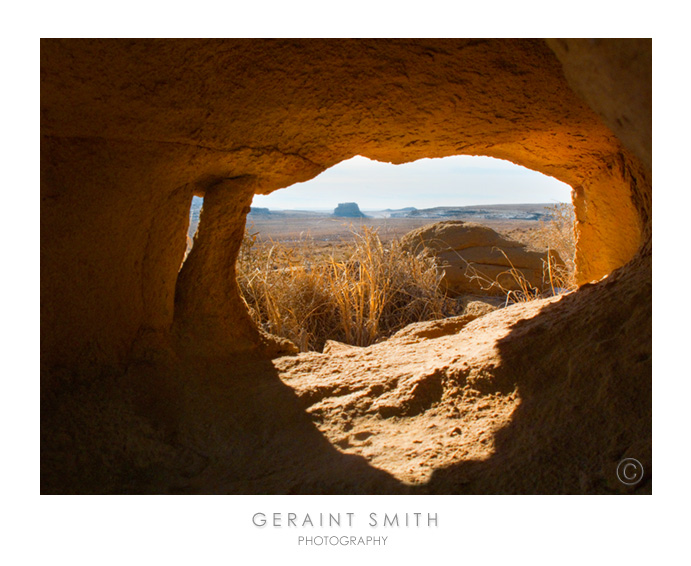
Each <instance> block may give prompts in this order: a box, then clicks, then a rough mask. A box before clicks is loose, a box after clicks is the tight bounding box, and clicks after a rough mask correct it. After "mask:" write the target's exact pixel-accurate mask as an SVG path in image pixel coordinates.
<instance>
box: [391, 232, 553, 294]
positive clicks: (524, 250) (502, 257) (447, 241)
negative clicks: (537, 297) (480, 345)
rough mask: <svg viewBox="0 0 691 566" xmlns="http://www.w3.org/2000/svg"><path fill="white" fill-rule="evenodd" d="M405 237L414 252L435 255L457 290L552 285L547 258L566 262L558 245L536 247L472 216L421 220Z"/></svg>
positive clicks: (500, 290) (543, 288)
mask: <svg viewBox="0 0 691 566" xmlns="http://www.w3.org/2000/svg"><path fill="white" fill-rule="evenodd" d="M401 243H402V245H403V247H404V248H405V249H407V250H408V251H410V252H411V253H415V254H418V253H422V252H425V253H428V254H432V255H434V256H435V258H436V260H437V262H438V265H439V268H440V269H442V270H443V271H444V279H443V282H444V285H445V286H446V288H447V289H448V291H450V292H451V293H453V294H463V293H478V292H480V293H487V294H492V295H500V294H504V293H506V292H508V291H521V290H525V288H526V286H527V288H528V289H531V290H537V291H539V292H542V291H547V290H549V289H550V281H549V271H548V263H549V262H551V265H552V266H555V265H559V266H563V261H562V260H561V258H560V257H559V255H558V254H557V253H556V252H555V251H550V252H549V253H548V252H547V251H538V250H532V249H529V248H528V247H526V246H525V245H524V244H522V243H520V242H518V241H516V240H513V239H511V238H508V237H506V236H503V235H502V234H499V233H498V232H496V231H494V230H492V229H491V228H488V227H487V226H482V225H480V224H475V223H472V222H463V221H461V220H451V221H444V222H437V223H435V224H430V225H428V226H423V227H422V228H418V229H416V230H413V231H412V232H409V233H408V234H406V235H405V236H404V237H403V238H402V240H401Z"/></svg>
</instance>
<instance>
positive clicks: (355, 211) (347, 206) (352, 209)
mask: <svg viewBox="0 0 691 566" xmlns="http://www.w3.org/2000/svg"><path fill="white" fill-rule="evenodd" d="M333 215H334V216H338V217H340V218H367V217H366V216H365V215H364V214H363V213H362V211H361V210H360V207H359V206H358V204H357V203H356V202H340V203H338V206H337V207H336V208H334V213H333Z"/></svg>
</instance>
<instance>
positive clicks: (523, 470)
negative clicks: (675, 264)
mask: <svg viewBox="0 0 691 566" xmlns="http://www.w3.org/2000/svg"><path fill="white" fill-rule="evenodd" d="M634 283H635V284H634ZM649 293H650V281H649V279H648V280H647V281H643V282H641V280H640V278H638V277H634V274H633V273H632V272H628V271H622V272H620V273H618V274H617V275H616V276H612V277H610V278H608V279H606V280H603V281H601V282H600V283H598V284H596V285H586V286H584V287H582V288H581V289H580V290H579V291H578V292H573V293H569V294H565V295H560V296H557V297H552V298H547V299H540V300H535V301H531V302H528V303H519V304H516V305H512V306H509V307H506V308H500V309H496V310H491V309H490V308H487V309H486V310H484V311H483V309H482V308H475V309H468V311H467V313H466V314H464V315H462V316H458V317H453V318H448V319H444V320H438V321H431V322H420V323H415V324H412V325H410V326H407V327H406V328H404V329H403V330H401V331H399V332H398V333H397V334H395V335H394V336H392V337H391V338H389V339H388V340H385V341H383V342H381V343H378V344H374V345H372V346H369V347H366V348H361V347H355V346H349V345H345V344H341V343H337V342H327V344H326V347H325V348H324V352H323V353H317V352H307V353H301V354H297V355H290V356H283V357H278V358H274V359H273V360H269V359H261V360H258V359H256V358H252V359H244V360H242V359H210V358H209V359H201V358H199V357H198V356H193V355H189V356H186V355H185V353H184V352H181V353H180V354H181V355H180V357H179V358H178V360H177V361H176V362H175V363H174V364H173V365H171V366H170V367H169V369H168V370H166V371H162V366H161V363H160V362H157V361H155V360H148V361H142V362H140V363H138V364H134V365H132V366H131V367H130V368H129V370H128V372H127V373H126V374H125V375H124V376H123V377H122V378H119V379H113V380H112V381H110V382H105V381H104V382H101V383H96V384H84V385H79V384H75V385H74V386H73V387H72V388H71V391H70V393H69V395H66V394H60V395H59V396H56V397H55V398H54V399H53V398H50V397H48V398H46V399H44V400H43V401H42V418H43V421H42V427H41V430H42V435H43V436H44V443H43V446H44V447H45V448H44V450H43V451H42V455H41V464H42V492H43V493H180V494H182V493H186V494H194V493H197V494H199V493H204V494H211V493H213V494H298V493H300V494H309V493H322V494H395V493H404V494H473V493H479V494H487V493H651V491H652V448H651V419H650V414H651V408H650V399H651V383H650V379H649V375H650V364H651V356H652V354H651V344H652V342H651V329H650V325H649V323H647V322H645V321H646V320H649V318H648V317H649V305H647V304H646V303H645V301H644V298H645V297H646V296H648V295H649ZM605 305H606V307H605ZM485 306H486V307H488V305H485ZM605 308H606V310H607V312H608V313H609V316H608V317H606V318H603V317H602V316H601V312H602V310H603V309H605ZM594 321H596V322H594ZM627 348H628V349H629V351H630V352H631V354H632V355H629V356H627V357H625V358H621V357H617V356H612V355H611V352H612V351H620V350H625V349H627ZM527 351H529V352H530V355H529V356H526V352H527ZM574 359H576V360H578V363H577V364H575V363H574ZM626 457H633V458H636V459H638V460H639V461H641V462H642V463H643V466H644V467H645V470H646V475H645V478H644V480H643V481H642V482H640V483H638V484H636V485H634V486H625V485H623V484H622V483H621V482H619V481H618V480H617V476H616V467H617V464H618V462H620V461H621V460H622V459H623V458H626Z"/></svg>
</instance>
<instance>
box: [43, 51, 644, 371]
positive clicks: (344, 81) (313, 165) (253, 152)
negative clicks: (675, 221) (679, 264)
mask: <svg viewBox="0 0 691 566" xmlns="http://www.w3.org/2000/svg"><path fill="white" fill-rule="evenodd" d="M611 45H612V44H611V43H608V42H606V41H605V42H588V41H585V40H568V41H565V42H544V41H542V40H460V39H459V40H323V41H322V40H43V41H42V43H41V144H42V145H41V349H42V353H41V356H42V360H41V361H42V363H43V364H44V366H45V367H46V368H47V369H48V370H49V371H48V372H46V376H52V377H49V378H48V379H49V381H50V382H51V383H52V381H53V380H54V379H55V377H54V376H56V375H59V373H56V370H59V369H61V368H63V369H66V370H67V371H68V372H72V373H74V372H77V370H78V369H79V368H82V369H84V370H85V375H91V374H92V373H93V368H95V367H96V368H103V367H106V366H113V365H115V366H117V365H119V364H122V363H123V362H125V361H126V360H127V359H128V358H130V357H132V356H135V357H136V356H147V355H151V352H156V351H159V350H164V351H166V350H176V349H179V348H180V347H181V344H185V345H187V346H189V345H195V344H206V346H205V347H204V351H208V352H211V353H213V354H214V355H215V354H222V353H223V352H230V351H238V350H243V349H251V348H253V347H255V345H256V344H257V343H258V342H259V341H261V339H262V338H261V337H260V336H259V333H258V332H257V331H256V329H253V328H251V326H250V324H249V319H248V317H247V314H246V312H245V311H244V309H243V307H242V304H241V302H240V299H239V297H238V295H237V289H236V286H235V282H234V279H233V275H234V259H235V250H236V249H237V246H238V245H239V238H240V237H241V234H242V227H243V225H244V216H245V214H246V213H247V211H248V209H249V204H250V202H251V194H252V193H268V192H271V191H273V190H275V189H278V188H281V187H287V186H289V185H291V184H293V183H296V182H301V181H305V180H308V179H310V178H312V177H314V176H316V175H317V174H319V173H320V172H322V171H324V170H325V169H327V168H328V167H330V166H332V165H334V164H336V163H338V162H340V161H342V160H344V159H348V158H350V157H352V156H354V155H364V156H367V157H370V158H372V159H378V160H384V161H390V162H394V163H403V162H407V161H412V160H415V159H418V158H422V157H443V156H448V155H458V154H473V155H488V156H493V157H499V158H503V159H509V160H511V161H513V162H515V163H518V164H521V165H524V166H526V167H530V168H532V169H535V170H538V171H541V172H543V173H546V174H548V175H552V176H554V177H556V178H558V179H560V180H562V181H564V182H566V183H568V184H570V185H571V186H572V187H574V202H575V204H576V209H577V219H578V236H579V243H578V256H577V260H578V269H579V280H580V281H581V282H587V281H591V280H594V279H599V278H600V277H602V276H603V275H606V274H607V273H609V272H610V271H612V270H613V269H615V268H618V267H620V266H622V265H624V264H625V263H627V262H628V261H629V260H630V259H631V258H632V257H633V256H634V255H635V254H636V252H637V250H639V248H640V246H641V244H642V243H645V242H648V241H649V238H650V211H651V188H650V187H651V185H650V183H651V166H650V154H649V150H650V144H649V143H648V140H647V139H641V138H646V135H647V136H648V137H649V130H645V127H644V126H641V123H643V121H644V120H645V119H646V117H645V115H644V114H645V113H646V111H647V110H649V109H647V108H646V106H645V100H646V98H645V94H643V95H641V96H639V97H636V96H632V95H631V94H630V93H631V92H634V95H635V93H637V92H639V91H645V92H647V93H648V94H649V83H646V82H645V79H646V77H647V76H646V75H645V68H644V66H642V68H643V71H640V70H639V68H638V67H635V68H633V69H630V70H629V72H625V71H621V72H619V71H618V70H619V69H621V67H622V64H623V63H622V61H623V60H625V57H624V56H625V55H627V54H628V56H629V59H634V60H638V61H639V62H640V60H641V59H640V57H641V55H640V54H641V53H643V55H642V57H644V56H645V52H646V50H647V51H649V48H650V45H649V42H642V43H641V42H631V43H624V44H622V45H623V47H619V48H618V50H615V52H613V50H612V48H611ZM555 53H556V55H555ZM634 56H636V57H638V59H635V57H634ZM644 61H645V59H644ZM593 65H597V66H598V71H597V72H593V71H592V69H591V67H592V66H593ZM610 68H611V69H610ZM563 69H565V70H566V73H564V70H563ZM608 69H610V71H608ZM615 71H616V72H615ZM641 72H642V73H643V76H641ZM607 81H610V83H611V84H610V87H603V86H602V84H603V82H607ZM612 85H613V86H612ZM622 97H623V98H622ZM620 99H621V100H620ZM603 101H604V102H603ZM622 108H624V109H625V110H624V112H625V115H624V116H623V117H622V115H621V111H622V110H621V109H622ZM615 110H616V112H615ZM613 132H614V133H613ZM615 133H616V134H617V135H618V136H619V137H620V139H621V140H622V142H623V143H622V142H620V141H619V139H618V138H617V137H616V136H615ZM194 194H198V195H204V194H207V195H208V197H209V198H208V202H207V201H205V211H204V212H203V213H202V218H201V222H200V230H199V233H198V241H197V242H196V244H195V246H194V248H193V251H192V253H191V255H190V257H189V258H188V260H187V261H186V262H185V266H184V267H183V269H182V271H181V272H180V273H178V269H179V267H180V264H181V261H182V258H183V255H184V250H185V232H186V228H187V217H188V211H189V205H190V202H191V198H192V196H193V195H194ZM176 287H177V289H176ZM200 351H201V350H200Z"/></svg>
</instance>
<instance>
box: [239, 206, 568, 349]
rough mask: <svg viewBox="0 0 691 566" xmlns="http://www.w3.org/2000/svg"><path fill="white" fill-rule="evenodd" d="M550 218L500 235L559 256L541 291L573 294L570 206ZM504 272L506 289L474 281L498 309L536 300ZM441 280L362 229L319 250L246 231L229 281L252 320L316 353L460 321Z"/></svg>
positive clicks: (518, 276)
mask: <svg viewBox="0 0 691 566" xmlns="http://www.w3.org/2000/svg"><path fill="white" fill-rule="evenodd" d="M551 212H552V220H551V221H550V222H540V224H539V225H538V226H537V227H536V228H535V229H532V230H525V229H524V230H515V231H513V232H511V233H510V235H511V236H512V237H513V238H515V239H518V240H519V241H522V242H523V243H525V244H527V245H529V246H530V247H533V248H536V249H543V250H544V249H547V250H549V251H556V252H557V253H558V254H559V256H560V257H561V259H562V262H563V263H559V262H555V261H553V260H552V254H548V257H549V258H550V261H547V262H545V266H544V278H545V281H546V282H548V284H547V286H548V287H549V289H551V293H552V294H557V293H560V292H563V291H564V290H572V289H574V288H575V283H574V264H573V255H574V249H575V241H574V232H573V208H572V207H571V205H556V206H555V207H553V209H552V211H551ZM507 260H508V258H507ZM509 263H510V262H509ZM506 274H508V275H509V276H511V277H512V278H513V280H514V281H515V282H516V285H512V287H514V288H512V289H507V288H505V287H503V286H502V285H501V284H500V283H499V282H498V280H495V281H489V280H482V281H481V283H482V286H483V287H484V288H486V289H488V290H492V291H494V293H493V294H496V291H497V290H498V291H499V292H500V293H501V294H504V295H505V296H506V303H505V304H507V305H508V304H509V303H515V302H525V301H530V300H534V299H537V298H540V297H542V296H544V293H543V292H541V291H539V290H538V289H535V288H534V287H532V286H531V285H530V284H529V283H528V282H527V281H526V280H525V278H524V277H523V275H522V273H521V272H520V271H519V270H518V269H516V268H514V267H513V266H511V268H509V269H507V272H506ZM442 276H443V273H442V271H441V270H440V269H439V268H438V266H437V265H436V264H435V261H434V258H433V257H430V256H426V255H424V254H420V255H413V254H411V253H409V252H407V251H405V250H403V249H402V248H401V246H400V244H399V240H398V239H395V238H394V239H392V240H391V241H389V242H386V243H384V242H382V239H381V238H380V237H379V234H378V231H377V229H376V228H372V227H368V226H361V227H360V228H359V229H354V230H353V231H352V239H351V241H342V242H340V243H329V244H325V243H324V242H319V241H315V240H312V239H310V238H303V239H302V240H301V241H300V242H297V243H296V242H291V243H276V242H272V241H268V242H261V241H259V240H258V238H257V234H256V233H252V232H251V228H250V229H249V230H248V231H247V232H246V234H245V239H244V241H243V245H242V248H241V250H240V255H239V259H238V283H239V286H240V289H241V291H242V294H243V297H244V299H245V301H246V303H247V305H248V307H249V310H250V313H251V315H252V317H253V318H254V320H255V322H256V323H257V324H258V325H259V326H261V327H262V328H264V329H265V330H266V331H268V332H270V333H272V334H276V335H278V336H282V337H284V338H288V339H290V340H291V341H293V342H294V343H295V344H296V345H297V346H298V347H299V348H300V350H301V351H309V350H313V351H321V350H322V349H323V347H324V344H325V342H326V340H337V341H339V342H344V343H347V344H352V345H356V346H368V345H370V344H373V343H375V342H378V341H380V340H382V339H384V338H387V337H389V336H391V335H392V334H394V333H396V332H397V331H398V330H400V329H402V328H404V327H405V326H407V325H408V324H410V323H413V322H420V321H425V320H434V319H439V318H445V317H448V316H455V315H459V314H462V312H463V306H462V305H463V301H462V300H456V299H451V298H449V297H447V296H446V293H445V291H444V287H443V285H442ZM468 276H469V277H473V269H472V265H469V266H468ZM475 277H478V278H481V277H482V276H481V275H479V274H477V272H475ZM497 279H499V278H497Z"/></svg>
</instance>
